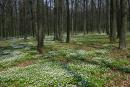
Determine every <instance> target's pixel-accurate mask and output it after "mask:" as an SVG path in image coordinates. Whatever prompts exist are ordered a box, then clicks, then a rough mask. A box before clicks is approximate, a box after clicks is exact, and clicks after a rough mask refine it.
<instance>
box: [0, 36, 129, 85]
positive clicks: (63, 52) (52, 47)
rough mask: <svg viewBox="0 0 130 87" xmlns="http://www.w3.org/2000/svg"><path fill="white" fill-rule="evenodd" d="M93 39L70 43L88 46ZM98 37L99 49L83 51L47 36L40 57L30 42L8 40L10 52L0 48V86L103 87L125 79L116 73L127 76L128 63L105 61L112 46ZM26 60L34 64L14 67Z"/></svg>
mask: <svg viewBox="0 0 130 87" xmlns="http://www.w3.org/2000/svg"><path fill="white" fill-rule="evenodd" d="M96 38H97V36H94V37H93V39H92V37H91V36H88V38H87V39H85V38H83V37H81V36H78V38H74V39H73V40H74V41H77V43H75V44H76V46H77V47H78V46H81V45H83V44H84V43H86V42H88V44H87V45H90V44H91V43H93V42H95V40H96ZM102 38H103V37H101V36H100V37H99V39H98V40H97V41H98V42H97V43H99V42H102V41H103V42H102V43H103V45H102V48H99V49H96V48H94V49H92V50H84V49H79V48H78V49H77V48H76V47H75V48H73V47H71V46H68V44H64V45H62V43H58V42H54V41H51V39H52V37H51V36H50V37H47V38H46V41H45V47H46V48H45V49H46V50H47V53H46V54H45V55H44V56H40V55H38V54H37V52H36V49H35V48H34V46H35V45H34V44H35V43H34V41H31V40H30V41H28V42H23V41H22V43H21V42H20V41H21V39H20V41H19V42H17V44H14V43H15V41H16V40H15V41H12V43H13V45H12V44H11V49H4V50H1V49H0V51H1V52H0V56H1V57H0V87H104V86H106V85H108V84H109V82H112V81H113V79H114V78H119V79H120V78H121V79H122V78H123V79H126V77H125V76H122V75H121V73H120V72H124V73H130V63H129V61H128V60H125V59H115V58H108V55H107V54H108V53H110V50H111V48H112V46H111V45H109V44H108V43H107V42H106V44H104V42H105V41H106V40H105V39H102ZM2 49H3V48H2ZM3 54H4V55H3ZM26 60H27V61H28V60H35V63H32V64H30V65H27V66H23V67H20V66H17V64H19V63H21V62H22V63H24V62H26ZM113 68H114V69H116V70H117V71H116V73H115V72H114V71H113ZM108 87H109V86H108Z"/></svg>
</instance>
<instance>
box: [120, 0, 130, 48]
mask: <svg viewBox="0 0 130 87" xmlns="http://www.w3.org/2000/svg"><path fill="white" fill-rule="evenodd" d="M120 5H121V28H120V36H119V48H120V49H125V48H126V30H127V15H128V1H127V0H120Z"/></svg>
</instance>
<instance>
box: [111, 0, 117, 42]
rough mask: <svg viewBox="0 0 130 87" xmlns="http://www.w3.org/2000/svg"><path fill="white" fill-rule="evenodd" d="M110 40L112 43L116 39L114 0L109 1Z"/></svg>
mask: <svg viewBox="0 0 130 87" xmlns="http://www.w3.org/2000/svg"><path fill="white" fill-rule="evenodd" d="M110 3H111V4H110V6H111V11H110V42H111V43H114V42H115V41H116V31H117V21H116V18H117V17H116V16H117V15H116V0H111V2H110Z"/></svg>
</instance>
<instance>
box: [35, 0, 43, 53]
mask: <svg viewBox="0 0 130 87" xmlns="http://www.w3.org/2000/svg"><path fill="white" fill-rule="evenodd" d="M43 11H44V7H43V1H42V0H37V2H36V13H35V17H36V37H37V50H38V52H39V53H40V54H43V46H44V43H43V42H44V29H43V27H44V26H43V25H44V12H43Z"/></svg>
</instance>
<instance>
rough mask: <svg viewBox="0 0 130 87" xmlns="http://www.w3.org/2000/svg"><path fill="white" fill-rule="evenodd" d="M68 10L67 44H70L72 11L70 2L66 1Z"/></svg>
mask: <svg viewBox="0 0 130 87" xmlns="http://www.w3.org/2000/svg"><path fill="white" fill-rule="evenodd" d="M66 10H67V38H66V42H67V43H69V42H70V10H69V0H66Z"/></svg>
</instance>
